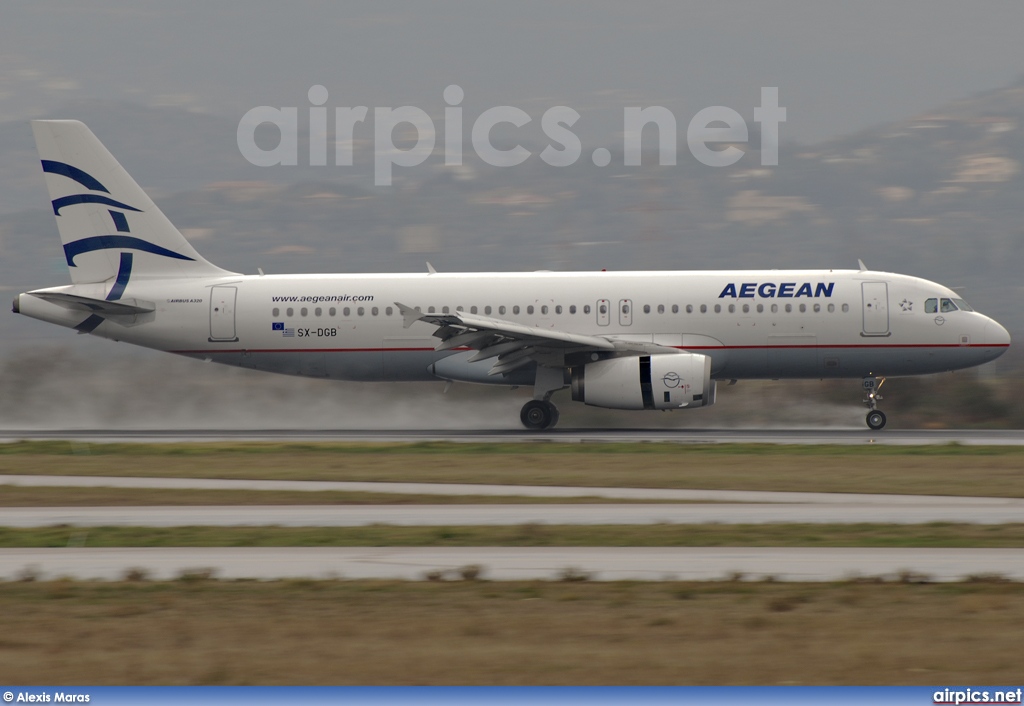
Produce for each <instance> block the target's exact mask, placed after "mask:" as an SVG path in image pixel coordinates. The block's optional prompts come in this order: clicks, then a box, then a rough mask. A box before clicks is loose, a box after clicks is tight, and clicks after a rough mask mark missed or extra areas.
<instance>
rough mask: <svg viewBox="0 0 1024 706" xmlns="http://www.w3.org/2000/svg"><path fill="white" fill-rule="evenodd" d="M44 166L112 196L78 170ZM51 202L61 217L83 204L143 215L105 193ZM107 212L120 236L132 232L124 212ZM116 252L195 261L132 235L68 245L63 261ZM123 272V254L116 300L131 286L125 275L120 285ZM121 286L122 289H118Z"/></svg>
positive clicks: (46, 163)
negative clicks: (143, 253)
mask: <svg viewBox="0 0 1024 706" xmlns="http://www.w3.org/2000/svg"><path fill="white" fill-rule="evenodd" d="M42 164H43V171H44V172H48V173H50V174H60V175H61V176H65V177H67V178H68V179H71V180H72V181H75V182H78V183H79V184H81V185H82V186H84V187H85V188H87V189H89V190H90V191H100V192H103V194H109V193H110V190H109V189H108V188H107V187H106V186H104V185H103V184H102V183H101V182H100V181H99V179H97V178H96V177H94V176H93V175H91V174H89V173H88V172H86V171H84V170H82V169H79V168H78V167H75V166H72V165H70V164H65V163H64V162H57V161H54V160H51V159H44V160H42ZM52 203H53V213H54V215H55V216H60V211H61V209H62V208H64V207H66V206H74V205H76V204H82V203H99V204H104V205H106V206H113V207H114V208H120V209H124V210H125V211H134V212H135V213H141V212H142V211H141V210H140V209H138V208H135V207H134V206H129V205H128V204H126V203H122V202H120V201H116V200H114V199H112V198H110V197H109V196H103V195H102V194H72V195H70V196H62V197H60V198H58V199H54V200H53V202H52ZM107 212H108V213H109V214H110V219H111V220H112V221H113V223H114V230H116V231H117V232H118V233H130V232H131V229H130V228H129V227H128V218H127V216H126V215H125V214H124V213H122V212H121V211H107ZM116 249H128V250H141V251H142V252H148V253H152V254H153V255H160V256H162V257H169V258H172V259H175V260H189V261H192V260H193V258H191V257H188V256H187V255H182V254H181V253H177V252H174V251H173V250H168V249H167V248H165V247H162V246H160V245H156V244H155V243H151V242H149V241H148V240H143V239H142V238H136V237H135V236H132V235H94V236H91V237H88V238H81V239H80V240H75V241H72V242H70V243H66V244H65V245H64V258H65V259H66V260H67V263H68V267H76V265H75V258H76V257H78V256H79V255H81V254H82V253H87V252H93V251H96V250H116ZM129 258H130V256H129ZM128 262H129V264H128V268H127V272H128V273H129V274H130V273H131V260H130V259H129V261H128ZM123 271H124V254H122V261H121V271H119V272H118V278H117V283H115V285H114V289H113V290H111V294H113V292H114V290H118V295H117V298H119V297H120V296H121V292H123V291H124V287H125V286H126V285H127V284H128V275H127V274H126V275H125V276H124V282H123V284H122V283H121V278H122V272H123ZM119 287H120V289H118V288H119ZM108 298H109V297H108Z"/></svg>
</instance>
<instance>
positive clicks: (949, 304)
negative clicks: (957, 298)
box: [941, 299, 956, 314]
mask: <svg viewBox="0 0 1024 706" xmlns="http://www.w3.org/2000/svg"><path fill="white" fill-rule="evenodd" d="M941 311H942V313H943V314H945V313H947V312H950V311H956V304H954V303H953V300H952V299H943V300H942V308H941Z"/></svg>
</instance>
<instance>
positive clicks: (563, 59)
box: [0, 0, 1024, 143]
mask: <svg viewBox="0 0 1024 706" xmlns="http://www.w3.org/2000/svg"><path fill="white" fill-rule="evenodd" d="M1022 27H1024V3H1022V2H1019V0H1012V1H1009V0H1008V1H1006V2H970V3H968V2H953V1H950V0H914V1H912V2H892V1H891V0H879V1H871V2H846V1H821V0H819V1H816V2H803V1H798V0H779V1H776V2H761V1H751V2H722V1H719V2H714V3H709V2H706V1H701V2H643V1H641V2H628V3H624V2H610V1H608V0H600V1H596V2H586V3H584V2H569V3H551V2H539V1H538V2H514V3H500V4H499V3H484V2H472V1H467V2H457V1H444V2H422V1H420V2H414V1H394V2H388V1H384V2H382V1H380V0H376V1H374V2H344V3H338V2H294V1H293V2H288V3H283V2H265V1H259V2H256V1H252V2H245V3H242V2H220V3H208V2H205V1H197V2H192V1H188V2H170V3H169V2H163V1H160V2H138V1H135V2H111V1H109V0H99V1H97V2H89V3H57V2H48V1H40V0H32V1H31V2H8V3H4V5H3V6H2V8H0V67H2V69H0V120H3V121H7V120H22V119H25V118H28V117H74V116H70V115H54V114H53V112H54V111H55V110H57V109H58V108H59V107H60V106H61V105H62V104H66V103H67V102H68V101H70V100H75V99H81V98H102V99H117V100H129V101H133V102H138V103H142V104H146V105H151V106H155V105H173V106H178V107H183V108H187V109H190V110H196V111H202V112H207V113H212V114H216V115H220V116H224V117H228V118H232V119H239V118H241V116H242V115H243V114H244V113H245V111H246V110H248V109H249V108H252V107H254V106H258V105H272V106H299V107H303V106H308V105H309V103H308V100H307V98H306V95H307V91H308V89H309V87H310V86H312V85H314V84H322V85H323V86H325V87H327V89H328V92H329V98H328V101H327V106H328V107H333V106H356V105H366V106H370V107H374V106H399V105H405V104H410V105H415V106H418V107H421V108H423V109H424V110H426V111H427V112H428V113H431V114H435V115H436V114H440V112H441V111H442V110H443V108H444V102H443V99H442V92H443V90H444V88H445V86H447V85H449V84H451V83H456V84H459V85H460V86H461V87H462V88H463V89H464V90H465V95H466V98H465V102H464V104H463V105H464V110H465V111H466V115H467V117H468V118H469V119H470V120H471V119H472V116H473V113H474V112H477V113H478V112H479V111H482V110H483V109H485V108H488V107H491V106H495V105H502V104H508V105H514V106H518V107H520V108H522V109H523V110H525V111H527V113H529V114H530V115H531V116H534V117H536V118H539V116H540V115H541V114H542V113H543V111H544V110H545V109H546V108H548V107H550V106H553V105H568V106H570V107H572V108H575V109H576V110H577V111H579V112H580V113H581V114H582V116H583V117H582V118H581V120H580V123H579V124H578V125H577V132H578V133H580V134H581V135H583V136H591V137H598V138H600V139H602V140H603V139H607V140H609V141H612V140H615V139H621V137H620V133H621V120H622V109H623V107H625V106H629V105H637V106H646V105H662V106H665V107H667V108H669V109H670V110H672V112H673V113H674V114H675V115H676V118H677V121H678V122H679V123H680V125H681V126H685V125H686V124H687V123H688V121H689V119H690V118H691V117H692V116H693V114H694V113H696V111H698V110H700V109H701V108H703V107H707V106H711V105H726V106H729V107H731V108H733V109H735V110H737V111H738V112H739V113H740V114H741V115H743V116H744V117H746V118H747V120H751V119H752V117H753V109H754V107H755V106H757V105H758V103H759V101H760V87H762V86H778V87H779V95H780V103H781V104H782V105H783V106H785V107H786V108H787V110H788V120H787V122H786V124H785V125H784V126H783V128H782V139H783V140H784V141H785V140H797V141H800V142H805V143H808V142H815V141H819V140H822V139H824V138H828V137H833V136H837V135H843V134H848V133H851V132H855V131H857V130H860V129H864V128H866V127H870V126H872V125H876V124H879V123H884V122H887V121H891V120H894V119H899V118H904V117H907V116H910V115H914V114H916V113H919V112H922V111H927V110H929V109H931V108H933V107H936V106H939V105H941V104H943V103H945V102H948V101H951V100H955V99H957V98H961V97H965V96H968V95H971V94H973V93H976V92H979V91H982V90H987V89H991V88H995V87H999V86H1003V85H1006V84H1008V83H1011V82H1013V81H1015V80H1017V79H1019V78H1020V77H1021V76H1022V75H1024V42H1022V41H1021V39H1020V31H1021V28H1022ZM467 124H468V122H467Z"/></svg>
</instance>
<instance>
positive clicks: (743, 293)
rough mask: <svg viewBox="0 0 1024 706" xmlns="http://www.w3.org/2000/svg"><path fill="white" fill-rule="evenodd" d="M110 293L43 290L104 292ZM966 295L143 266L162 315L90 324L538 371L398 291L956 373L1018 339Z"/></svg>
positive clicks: (277, 348)
mask: <svg viewBox="0 0 1024 706" xmlns="http://www.w3.org/2000/svg"><path fill="white" fill-rule="evenodd" d="M109 289H110V284H109V283H97V284H86V285H69V286H66V287H54V288H51V289H50V290H46V291H53V292H66V293H73V294H78V295H81V296H88V297H94V298H96V299H102V298H103V297H104V296H105V295H106V293H107V291H108V290H109ZM957 296H958V295H957V294H956V293H954V292H952V291H951V290H949V289H948V288H946V287H943V286H941V285H939V284H935V283H933V282H929V281H927V280H923V279H919V278H916V277H910V276H906V275H899V274H892V273H885V272H872V271H856V270H805V271H794V270H763V271H720V272H571V273H556V272H534V273H467V274H448V273H443V274H437V273H433V274H367V275H277V276H275V275H268V276H242V275H238V276H228V277H219V278H213V279H211V278H191V279H173V280H171V279H146V278H142V277H139V278H136V279H133V280H132V281H131V282H130V283H129V284H128V287H127V289H126V290H125V291H124V292H123V298H124V299H125V300H129V299H135V300H138V301H144V302H149V303H152V304H154V305H155V311H153V312H152V313H147V314H139V315H134V316H124V317H119V316H112V317H107V320H105V321H103V323H101V324H100V325H99V326H98V327H96V328H95V330H94V331H92V333H94V334H95V335H98V336H103V337H106V338H110V339H115V340H121V341H126V342H129V343H133V344H136V345H140V346H145V347H148V348H155V349H159V350H164V351H170V352H174V353H179V354H182V355H187V356H191V357H195V358H201V359H211V360H214V361H217V362H220V363H226V364H230V365H238V366H242V367H248V368H253V369H258V370H266V371H271V372H279V373H286V374H293V375H306V376H311V377H324V378H336V379H345V380H367V381H368V380H435V379H439V378H440V379H456V380H466V381H470V382H491V383H497V384H532V383H533V372H532V371H529V370H522V371H519V373H518V374H511V375H508V376H503V375H497V376H489V375H488V374H487V370H488V369H489V368H490V366H491V363H489V362H481V363H476V364H474V363H468V362H463V361H464V360H465V359H466V358H467V354H466V351H465V350H464V349H461V350H460V349H455V350H446V351H435V346H436V345H437V344H438V342H439V341H438V339H436V338H433V337H432V333H433V332H434V330H435V328H436V327H434V326H431V325H429V324H427V323H425V322H414V323H412V324H411V325H410V326H408V327H406V326H405V324H404V321H403V317H402V315H401V314H400V313H399V311H398V307H397V306H396V302H401V303H402V304H404V305H407V306H409V307H413V308H417V309H419V310H421V311H422V312H424V313H434V312H436V313H446V312H448V311H451V312H455V311H456V310H459V309H461V310H463V311H465V312H467V313H470V312H471V313H479V314H480V315H485V316H489V317H493V318H496V319H502V320H505V321H510V322H515V323H518V324H524V325H527V326H531V327H537V328H539V329H544V330H554V331H565V332H572V333H576V334H589V335H597V336H602V337H606V338H612V339H618V340H626V341H631V342H637V343H646V344H653V345H655V346H660V347H665V348H673V349H678V350H681V351H689V352H695V353H702V354H704V355H707V356H709V357H710V358H711V360H712V375H713V376H714V377H715V378H717V379H743V378H829V377H845V378H857V377H868V376H871V377H877V376H898V375H916V374H926V373H935V372H941V371H947V370H955V369H959V368H966V367H970V366H975V365H979V364H981V363H985V362H988V361H990V360H993V359H995V358H997V357H998V356H999V355H1001V354H1002V353H1003V352H1004V351H1005V350H1006V348H1007V347H1008V345H1009V335H1008V334H1007V332H1006V330H1005V329H1004V328H1003V327H1002V326H1000V325H999V324H998V323H997V322H995V321H993V320H992V319H990V318H988V317H986V316H984V315H982V314H980V313H977V312H974V311H968V310H961V309H954V310H949V311H945V312H940V311H931V312H929V311H926V301H928V300H939V301H941V300H942V299H943V298H947V299H955V298H956V297H957ZM17 305H18V309H19V310H20V312H21V313H23V314H26V315H29V316H33V317H35V318H39V319H42V320H45V321H49V322H51V323H57V324H62V325H65V326H70V327H74V326H76V325H79V324H80V323H81V321H82V319H83V317H84V314H82V312H76V311H69V310H68V309H66V308H63V307H61V306H57V305H55V304H52V303H49V302H46V301H43V300H42V299H39V298H37V297H33V295H32V294H31V293H27V294H22V295H21V296H20V297H19V300H18V302H17ZM457 356H462V357H461V358H459V357H457ZM449 357H451V360H449V361H448V362H447V363H444V362H442V361H443V360H444V359H447V358H449Z"/></svg>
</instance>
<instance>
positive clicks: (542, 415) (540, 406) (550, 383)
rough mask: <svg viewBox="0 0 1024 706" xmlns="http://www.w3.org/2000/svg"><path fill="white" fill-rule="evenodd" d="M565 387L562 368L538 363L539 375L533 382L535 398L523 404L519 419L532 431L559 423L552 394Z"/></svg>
mask: <svg viewBox="0 0 1024 706" xmlns="http://www.w3.org/2000/svg"><path fill="white" fill-rule="evenodd" d="M563 387H565V372H564V371H563V370H562V368H547V367H543V366H540V365H538V366H537V377H536V378H535V380H534V383H533V399H532V400H530V401H529V402H527V403H526V404H524V405H523V410H522V411H521V412H520V413H519V420H520V421H521V422H522V423H523V426H524V427H526V428H527V429H529V430H530V431H543V430H545V429H551V428H552V427H554V426H555V425H556V424H558V408H557V407H555V405H553V404H551V402H550V400H551V394H552V393H553V392H556V391H558V390H561V389H562V388H563Z"/></svg>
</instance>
